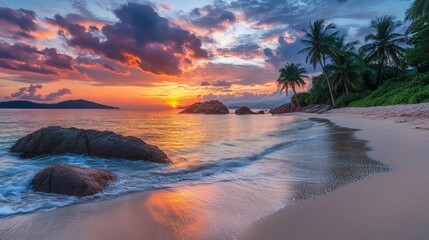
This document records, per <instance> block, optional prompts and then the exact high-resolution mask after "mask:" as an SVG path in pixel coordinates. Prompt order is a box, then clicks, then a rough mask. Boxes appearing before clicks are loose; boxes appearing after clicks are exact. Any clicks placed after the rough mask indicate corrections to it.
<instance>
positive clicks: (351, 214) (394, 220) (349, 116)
mask: <svg viewBox="0 0 429 240" xmlns="http://www.w3.org/2000/svg"><path fill="white" fill-rule="evenodd" d="M421 106H423V112H421V113H419V112H418V111H421V109H420V110H419V109H417V110H415V109H414V110H413V108H416V106H413V105H409V106H399V107H395V106H393V107H387V108H383V107H381V108H371V109H368V110H370V111H368V110H367V111H365V109H344V110H342V109H339V110H334V111H332V112H331V113H329V114H322V115H313V114H295V115H298V116H300V117H303V118H308V117H314V116H318V117H323V118H327V119H330V120H331V121H332V122H334V123H336V124H338V125H339V126H342V127H348V128H357V129H362V130H361V131H358V132H357V133H356V137H358V138H359V139H365V140H368V141H369V142H368V146H369V147H370V148H371V149H372V150H371V151H370V152H369V156H370V157H371V158H373V159H375V160H378V161H381V162H383V163H387V164H390V165H392V166H393V167H394V168H395V169H394V170H393V171H390V172H387V173H381V174H376V175H374V176H371V177H369V178H367V179H365V180H362V181H359V182H356V183H353V184H350V185H348V186H346V187H343V188H340V189H338V190H336V191H334V192H331V193H329V194H326V195H324V196H319V197H316V198H314V199H311V200H307V201H303V202H301V203H297V204H295V205H293V206H290V207H287V208H285V209H282V210H280V211H278V212H277V213H275V214H272V215H270V216H268V217H267V218H264V219H261V220H260V221H258V222H257V223H255V224H254V225H253V226H252V227H251V228H249V230H248V231H247V232H246V233H245V234H243V235H242V236H241V239H246V240H247V239H272V240H276V239H293V240H299V239H306V240H307V239H317V240H325V239H326V240H328V239H329V240H331V239H348V240H354V239H356V240H361V239H366V240H384V239H390V240H392V239H393V240H395V239H398V240H403V239H413V240H419V239H421V240H423V239H428V236H429V204H428V203H429V191H428V186H429V131H428V129H429V128H428V124H429V119H428V118H426V117H425V116H426V115H427V114H428V112H427V107H429V105H428V104H423V105H419V107H421ZM398 109H399V110H400V111H399V113H398ZM404 109H405V110H404ZM371 111H372V113H371ZM383 111H385V113H386V114H387V115H383ZM416 112H417V113H416ZM389 114H391V115H390V117H389Z"/></svg>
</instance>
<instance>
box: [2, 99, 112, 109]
mask: <svg viewBox="0 0 429 240" xmlns="http://www.w3.org/2000/svg"><path fill="white" fill-rule="evenodd" d="M0 108H25V109H119V108H117V107H112V106H107V105H103V104H99V103H95V102H90V101H87V100H83V99H79V100H69V101H64V102H59V103H35V102H31V101H7V102H0Z"/></svg>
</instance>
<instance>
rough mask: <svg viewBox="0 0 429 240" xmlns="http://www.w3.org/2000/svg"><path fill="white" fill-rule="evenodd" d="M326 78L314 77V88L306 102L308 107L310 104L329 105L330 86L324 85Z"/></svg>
mask: <svg viewBox="0 0 429 240" xmlns="http://www.w3.org/2000/svg"><path fill="white" fill-rule="evenodd" d="M324 82H325V78H324V77H323V76H318V77H314V78H313V81H312V87H311V89H310V91H309V93H310V96H308V97H307V99H306V100H305V101H306V102H305V103H306V104H307V105H310V104H329V103H330V101H329V100H330V97H329V91H328V86H327V85H326V84H324Z"/></svg>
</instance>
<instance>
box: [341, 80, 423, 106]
mask: <svg viewBox="0 0 429 240" xmlns="http://www.w3.org/2000/svg"><path fill="white" fill-rule="evenodd" d="M428 78H429V74H415V73H406V74H402V75H400V76H398V77H396V78H393V79H390V80H388V81H386V82H385V83H384V84H383V85H381V86H380V87H379V88H378V89H377V90H376V91H373V92H372V93H371V94H369V95H368V96H367V97H365V98H363V99H361V100H357V101H354V102H352V103H350V104H349V106H352V107H370V106H385V105H394V104H412V103H421V102H429V84H427V83H425V81H426V80H427V79H428Z"/></svg>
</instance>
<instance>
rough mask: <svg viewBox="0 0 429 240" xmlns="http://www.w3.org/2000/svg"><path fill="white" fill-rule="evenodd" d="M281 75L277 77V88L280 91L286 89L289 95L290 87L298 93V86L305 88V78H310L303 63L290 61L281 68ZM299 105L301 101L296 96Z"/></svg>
mask: <svg viewBox="0 0 429 240" xmlns="http://www.w3.org/2000/svg"><path fill="white" fill-rule="evenodd" d="M279 72H280V75H279V78H278V79H277V88H278V89H279V90H280V92H283V91H285V92H286V95H288V92H289V89H292V91H293V94H294V95H296V88H297V87H302V88H304V87H305V86H306V85H307V84H306V82H305V81H304V78H308V76H307V75H306V74H307V73H308V72H307V70H305V68H303V67H301V64H294V63H288V64H286V65H285V66H284V67H283V68H282V69H280V70H279ZM295 100H296V104H297V105H298V107H301V106H300V105H299V101H298V99H297V98H295Z"/></svg>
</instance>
